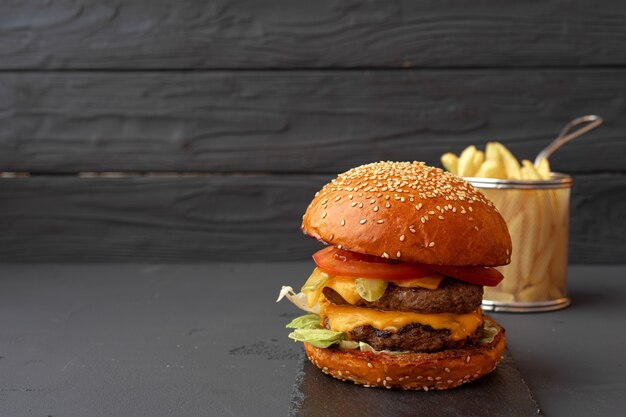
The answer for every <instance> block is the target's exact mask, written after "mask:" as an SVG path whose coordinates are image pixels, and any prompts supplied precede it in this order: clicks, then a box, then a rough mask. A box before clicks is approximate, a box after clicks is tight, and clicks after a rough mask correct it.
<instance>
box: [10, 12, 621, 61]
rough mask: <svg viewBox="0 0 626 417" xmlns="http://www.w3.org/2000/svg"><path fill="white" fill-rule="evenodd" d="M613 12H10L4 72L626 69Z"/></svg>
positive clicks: (618, 17) (618, 23)
mask: <svg viewBox="0 0 626 417" xmlns="http://www.w3.org/2000/svg"><path fill="white" fill-rule="evenodd" d="M625 40H626V4H625V3H624V2H619V1H614V0H598V1H594V2H588V1H584V0H575V1H568V0H551V1H544V2H536V1H530V0H523V1H519V2H516V3H515V4H510V3H503V2H498V1H495V0H487V1H481V2H464V1H458V0H439V1H435V0H429V1H412V0H395V1H383V0H372V1H358V0H356V1H336V0H321V1H316V2H311V1H307V0H289V1H287V0H283V1H263V2H258V1H250V0H217V1H212V2H210V3H206V2H201V1H195V0H182V1H169V0H150V1H147V0H144V1H133V2H128V1H121V0H114V1H107V2H94V1H90V0H72V1H65V0H63V1H61V0H51V1H46V2H42V1H36V0H26V1H24V0H8V1H3V2H1V3H0V56H1V57H2V59H0V68H3V69H59V68H63V69H67V68H74V69H129V68H130V69H138V68H143V69H148V68H157V69H163V68H175V69H182V68H277V67H280V68H295V67H301V68H302V67H309V68H311V67H315V68H320V67H323V68H329V67H394V68H400V67H403V68H404V67H469V66H478V67H486V66H499V67H502V66H504V67H520V66H544V65H548V66H554V65H559V66H564V65H571V66H584V65H623V64H626V49H625V48H624V47H623V45H624V41H625Z"/></svg>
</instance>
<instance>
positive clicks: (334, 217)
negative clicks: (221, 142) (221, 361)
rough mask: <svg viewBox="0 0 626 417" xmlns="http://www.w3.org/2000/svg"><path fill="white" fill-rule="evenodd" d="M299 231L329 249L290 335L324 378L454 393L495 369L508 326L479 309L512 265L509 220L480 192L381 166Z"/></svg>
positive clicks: (285, 293)
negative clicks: (501, 270)
mask: <svg viewBox="0 0 626 417" xmlns="http://www.w3.org/2000/svg"><path fill="white" fill-rule="evenodd" d="M301 228H302V231H303V232H304V233H305V234H306V235H309V236H311V237H313V238H315V239H317V240H319V241H320V242H322V243H324V244H326V245H328V246H327V247H326V248H324V249H322V250H320V251H319V252H317V253H315V254H314V255H313V259H314V260H315V264H316V268H315V269H314V270H313V273H312V274H311V276H310V277H309V279H308V280H307V281H306V282H305V284H304V285H303V286H302V289H301V291H300V292H298V293H296V292H295V291H294V290H293V289H292V288H291V287H288V286H285V287H283V289H282V290H281V293H280V296H279V300H280V299H281V298H283V297H287V298H288V299H289V300H291V301H292V302H293V303H294V304H296V305H297V306H298V307H299V308H301V309H302V310H304V311H306V312H307V313H308V314H305V315H303V316H301V317H298V318H296V319H294V320H293V321H292V322H290V323H289V324H288V325H287V327H289V328H292V329H294V330H293V332H292V333H291V334H290V335H289V337H291V338H292V339H294V340H296V341H300V342H304V349H305V351H306V355H307V357H308V359H309V360H310V361H311V362H312V363H313V364H314V365H316V366H317V367H318V368H320V369H321V370H322V372H324V373H326V374H329V375H331V376H333V377H334V378H337V379H340V380H343V381H352V382H354V383H355V384H359V385H363V386H365V387H380V388H396V389H406V390H420V389H421V390H425V391H428V390H431V389H439V390H441V389H448V388H453V387H456V386H459V385H462V384H464V383H467V382H470V381H472V380H474V379H477V378H479V377H481V376H483V375H485V374H487V373H489V372H491V371H493V370H494V369H495V367H496V365H497V364H498V362H499V361H500V359H501V358H502V353H503V351H504V348H505V335H504V329H503V328H502V327H501V326H500V325H499V324H497V323H496V322H495V321H493V320H492V319H490V318H489V317H487V316H485V315H483V312H482V310H481V308H480V305H481V302H482V295H483V286H484V285H489V286H493V285H497V284H498V283H499V282H500V281H501V280H502V278H503V277H502V275H501V274H500V273H499V272H498V271H497V270H496V269H494V268H493V267H494V266H498V265H504V264H507V263H509V262H510V256H511V238H510V236H509V233H508V230H507V227H506V223H505V222H504V220H503V219H502V217H501V216H500V214H499V213H498V211H497V210H496V208H495V207H494V205H493V204H492V203H491V202H490V201H489V200H487V199H486V198H485V197H484V196H483V195H482V194H481V193H480V192H479V191H478V190H476V189H475V188H474V187H472V185H471V184H469V183H467V182H466V181H464V180H463V179H461V178H460V177H457V176H455V175H453V174H451V173H448V172H444V171H443V170H441V169H439V168H433V167H429V166H427V165H425V164H424V163H422V162H413V163H409V162H378V163H372V164H368V165H363V166H360V167H357V168H354V169H351V170H349V171H347V172H345V173H342V174H340V175H339V176H338V177H337V178H335V179H334V180H332V181H331V182H330V183H328V184H327V185H325V186H324V187H323V188H322V189H321V190H320V191H319V192H318V193H316V194H315V197H314V198H313V201H312V202H311V204H310V205H309V207H308V208H307V210H306V213H305V214H304V216H303V218H302V226H301Z"/></svg>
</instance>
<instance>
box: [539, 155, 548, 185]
mask: <svg viewBox="0 0 626 417" xmlns="http://www.w3.org/2000/svg"><path fill="white" fill-rule="evenodd" d="M537 171H538V172H539V175H541V178H543V179H544V180H549V179H550V162H548V158H543V159H542V160H540V161H539V166H538V167H537Z"/></svg>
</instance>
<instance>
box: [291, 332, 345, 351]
mask: <svg viewBox="0 0 626 417" xmlns="http://www.w3.org/2000/svg"><path fill="white" fill-rule="evenodd" d="M344 337H345V334H344V333H343V332H333V331H332V330H326V329H296V330H294V331H293V332H291V333H289V338H291V339H293V340H295V341H297V342H307V343H310V344H312V345H313V346H317V347H319V348H327V347H329V346H331V345H334V344H336V343H339V342H341V341H342V340H343V339H344Z"/></svg>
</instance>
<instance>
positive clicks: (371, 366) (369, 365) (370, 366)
mask: <svg viewBox="0 0 626 417" xmlns="http://www.w3.org/2000/svg"><path fill="white" fill-rule="evenodd" d="M367 367H368V368H373V367H374V365H372V364H371V363H369V362H368V363H367ZM376 382H379V381H376Z"/></svg>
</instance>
